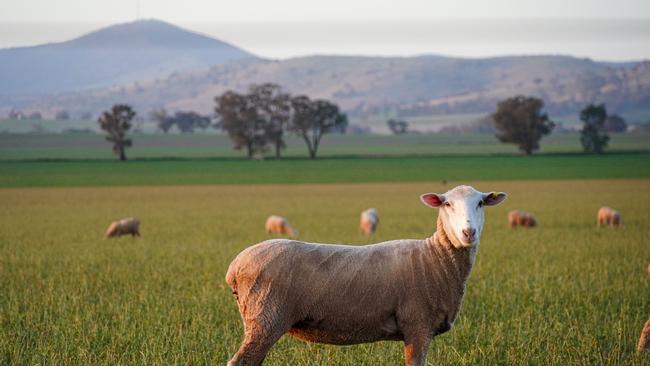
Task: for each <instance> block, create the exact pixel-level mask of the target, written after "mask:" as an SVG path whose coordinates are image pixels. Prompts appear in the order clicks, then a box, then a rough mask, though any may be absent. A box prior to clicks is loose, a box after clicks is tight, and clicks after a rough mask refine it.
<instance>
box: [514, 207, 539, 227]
mask: <svg viewBox="0 0 650 366" xmlns="http://www.w3.org/2000/svg"><path fill="white" fill-rule="evenodd" d="M508 225H509V226H510V227H511V228H514V227H517V226H522V227H526V228H531V227H535V226H537V220H536V219H535V216H533V214H531V213H530V212H525V211H520V210H512V211H510V212H508Z"/></svg>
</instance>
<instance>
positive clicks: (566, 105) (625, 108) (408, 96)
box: [27, 56, 650, 117]
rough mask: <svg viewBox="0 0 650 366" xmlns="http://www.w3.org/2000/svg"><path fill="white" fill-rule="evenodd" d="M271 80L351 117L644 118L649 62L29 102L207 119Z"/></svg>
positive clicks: (534, 63)
mask: <svg viewBox="0 0 650 366" xmlns="http://www.w3.org/2000/svg"><path fill="white" fill-rule="evenodd" d="M267 81H271V82H276V83H279V84H281V85H283V86H284V87H285V88H286V89H287V90H289V91H290V92H292V93H296V94H298V93H304V94H308V95H310V96H312V97H319V98H328V99H332V100H334V101H336V102H337V103H339V104H340V105H341V106H342V107H343V108H344V109H345V110H346V111H347V112H348V113H349V114H350V115H352V116H357V117H367V116H373V115H378V114H385V113H396V114H397V115H400V116H402V117H412V116H418V115H431V114H456V113H476V112H485V111H491V110H493V109H494V106H495V104H496V102H497V101H499V100H501V99H503V98H507V97H509V96H513V95H516V94H527V95H535V96H539V97H542V98H543V99H544V100H545V101H546V104H547V108H548V110H549V112H551V113H553V114H556V115H558V114H559V115H567V114H575V113H576V112H577V111H578V110H579V109H580V108H582V107H583V106H584V105H585V104H587V103H591V102H605V103H607V106H608V108H609V110H611V111H614V112H618V113H621V112H631V111H632V112H634V113H635V114H636V115H649V116H650V103H649V102H648V101H650V62H642V63H638V64H636V65H634V66H631V67H630V66H629V65H621V66H618V67H617V66H616V65H615V64H614V65H612V64H601V63H598V62H594V61H591V60H589V59H578V58H573V57H567V56H521V57H499V58H488V59H459V58H448V57H440V56H422V57H411V58H380V57H345V56H313V57H301V58H293V59H288V60H284V61H269V60H261V59H251V60H242V61H238V62H230V63H225V64H221V65H216V66H213V67H210V68H203V69H198V70H192V71H188V72H185V73H175V74H172V75H170V76H169V77H167V78H164V79H155V80H149V81H139V82H138V83H132V84H129V85H124V86H118V87H112V88H103V89H96V90H92V91H87V92H82V93H69V94H64V95H58V96H52V97H47V98H42V99H40V100H37V101H35V102H30V103H28V104H27V105H28V106H29V107H30V109H34V110H41V111H53V110H56V109H67V110H69V111H71V112H73V113H76V112H81V111H83V110H89V111H92V112H93V113H98V112H99V111H101V110H103V109H106V108H107V107H109V106H110V105H111V104H112V103H114V102H118V101H121V102H128V103H131V104H133V105H135V107H136V108H137V109H138V110H139V111H141V112H145V113H146V112H148V111H149V110H151V109H152V108H154V107H157V106H165V107H166V108H168V109H171V110H176V109H191V110H196V111H199V112H202V113H211V111H212V108H213V104H214V102H213V100H214V96H216V95H218V94H220V93H222V92H224V91H225V90H227V89H235V90H245V89H246V88H247V86H248V85H250V84H252V83H261V82H267Z"/></svg>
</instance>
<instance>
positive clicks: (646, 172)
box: [0, 153, 650, 187]
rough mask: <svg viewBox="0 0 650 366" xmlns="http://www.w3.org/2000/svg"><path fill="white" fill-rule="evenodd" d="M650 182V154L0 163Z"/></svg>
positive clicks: (132, 176)
mask: <svg viewBox="0 0 650 366" xmlns="http://www.w3.org/2000/svg"><path fill="white" fill-rule="evenodd" d="M648 177H650V153H618V154H604V155H601V156H594V155H584V154H556V155H554V154H545V155H535V156H530V157H523V156H518V155H500V156H487V155H475V156H425V157H408V156H407V157H397V156H395V157H384V158H329V159H319V160H315V161H311V160H308V159H285V160H279V161H278V160H269V161H248V160H242V159H203V160H197V159H191V160H164V159H163V160H136V161H128V162H126V163H122V162H119V161H112V160H108V161H107V160H97V161H93V160H90V161H88V160H74V161H33V162H0V187H25V186H28V187H38V186H45V187H47V186H120V185H121V186H124V185H179V184H180V185H183V184H260V183H261V184H269V183H278V184H281V183H345V182H350V183H361V182H418V181H425V182H427V181H442V180H452V181H453V180H455V181H459V180H470V179H480V180H499V179H578V178H582V179H587V178H589V179H595V178H598V179H603V178H648Z"/></svg>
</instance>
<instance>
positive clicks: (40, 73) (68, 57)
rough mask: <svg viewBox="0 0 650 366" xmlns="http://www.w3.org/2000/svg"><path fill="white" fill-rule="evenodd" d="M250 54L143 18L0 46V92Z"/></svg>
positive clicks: (106, 79)
mask: <svg viewBox="0 0 650 366" xmlns="http://www.w3.org/2000/svg"><path fill="white" fill-rule="evenodd" d="M251 58H255V56H254V55H252V54H250V53H248V52H246V51H244V50H242V49H239V48H237V47H234V46H232V45H229V44H227V43H225V42H222V41H219V40H216V39H213V38H210V37H206V36H203V35H200V34H197V33H193V32H190V31H187V30H184V29H181V28H178V27H176V26H174V25H171V24H169V23H165V22H162V21H158V20H142V21H136V22H132V23H125V24H117V25H114V26H111V27H107V28H103V29H100V30H98V31H95V32H92V33H89V34H86V35H84V36H81V37H79V38H76V39H73V40H70V41H67V42H61V43H50V44H45V45H41V46H34V47H20V48H8V49H2V50H0V65H1V66H0V95H2V96H17V95H30V94H51V93H58V92H70V91H79V90H84V89H89V88H98V87H106V86H110V85H113V84H118V83H128V82H132V81H135V80H146V79H152V78H156V77H165V76H167V75H169V74H170V73H172V72H178V71H184V70H190V69H194V68H199V67H206V66H212V65H216V64H220V63H223V62H227V61H232V60H240V59H251Z"/></svg>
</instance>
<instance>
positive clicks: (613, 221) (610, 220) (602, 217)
mask: <svg viewBox="0 0 650 366" xmlns="http://www.w3.org/2000/svg"><path fill="white" fill-rule="evenodd" d="M603 225H609V226H613V227H618V226H621V225H623V218H622V217H621V213H620V212H618V211H616V210H614V209H613V208H610V207H601V208H600V209H599V210H598V227H601V226H603Z"/></svg>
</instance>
